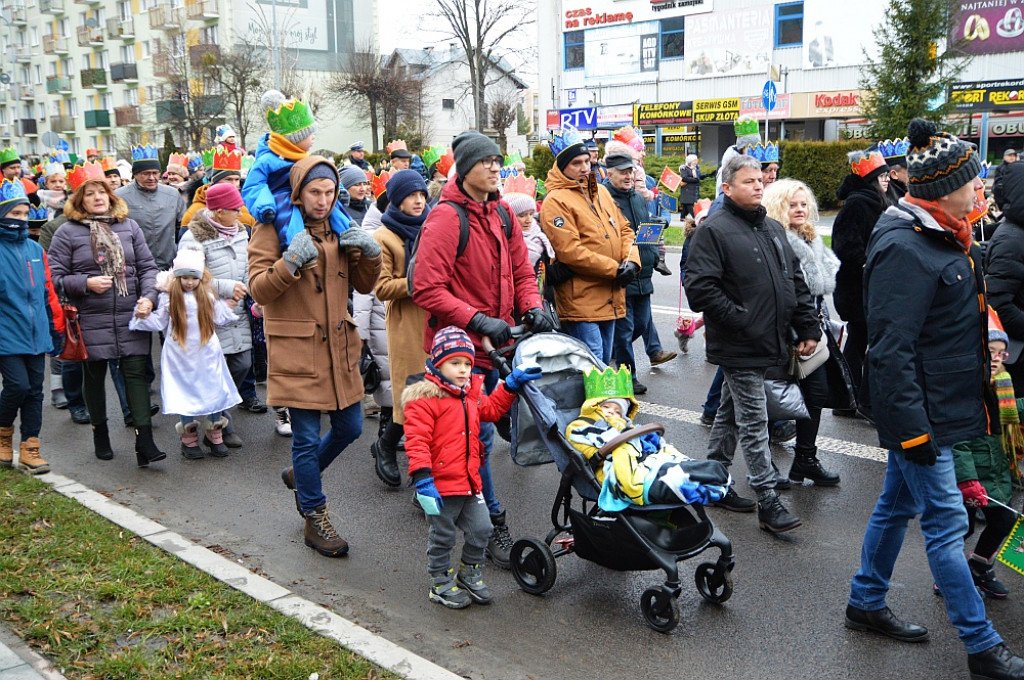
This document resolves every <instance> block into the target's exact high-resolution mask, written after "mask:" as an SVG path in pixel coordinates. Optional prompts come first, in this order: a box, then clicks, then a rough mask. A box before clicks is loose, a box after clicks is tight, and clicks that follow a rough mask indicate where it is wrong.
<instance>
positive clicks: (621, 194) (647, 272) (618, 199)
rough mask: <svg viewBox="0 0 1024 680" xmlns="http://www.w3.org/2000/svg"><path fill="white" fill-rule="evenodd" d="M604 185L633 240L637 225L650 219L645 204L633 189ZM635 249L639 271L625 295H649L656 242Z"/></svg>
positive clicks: (651, 288) (652, 288) (655, 263)
mask: <svg viewBox="0 0 1024 680" xmlns="http://www.w3.org/2000/svg"><path fill="white" fill-rule="evenodd" d="M604 186H605V188H606V189H608V193H609V194H611V195H612V199H613V200H614V201H615V205H617V206H619V211H620V212H621V213H622V216H623V217H625V218H626V222H627V223H628V224H629V230H630V231H631V232H633V240H634V241H635V240H636V231H637V229H638V228H639V225H640V224H641V223H643V222H650V221H651V215H650V213H649V212H647V204H646V203H645V202H644V199H643V198H641V196H640V194H638V193H637V192H636V190H635V189H629V190H628V191H623V190H621V189H616V188H615V187H614V186H612V183H611V181H608V182H605V184H604ZM637 250H638V251H639V253H640V271H639V272H638V273H637V276H636V278H635V279H633V281H632V282H631V283H630V284H629V285H628V286H626V297H634V296H637V295H650V294H651V293H653V292H654V283H653V282H652V281H651V277H652V276H654V267H655V266H656V265H657V264H658V246H657V244H652V245H638V246H637Z"/></svg>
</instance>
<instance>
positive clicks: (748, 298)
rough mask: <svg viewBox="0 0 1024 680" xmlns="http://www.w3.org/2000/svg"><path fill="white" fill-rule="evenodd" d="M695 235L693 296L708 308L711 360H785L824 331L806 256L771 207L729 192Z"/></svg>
mask: <svg viewBox="0 0 1024 680" xmlns="http://www.w3.org/2000/svg"><path fill="white" fill-rule="evenodd" d="M691 239H692V240H693V243H692V244H691V245H690V254H689V257H688V258H687V260H686V282H685V285H686V298H687V300H689V302H690V308H691V309H692V310H694V311H696V312H704V324H705V328H706V329H707V331H706V333H707V357H708V361H710V362H711V363H713V364H718V365H720V366H724V367H726V368H769V367H772V366H782V365H783V364H785V363H786V361H787V360H788V358H789V347H790V345H791V344H794V343H795V342H800V341H801V340H818V339H819V338H820V337H821V329H820V327H819V323H818V318H817V315H816V314H815V312H814V306H813V304H812V301H811V295H810V292H809V291H808V289H807V284H806V282H805V281H804V277H803V273H802V272H801V270H800V263H799V260H797V257H796V255H795V254H794V253H793V249H792V248H791V247H790V245H789V241H788V239H787V238H786V235H785V230H784V229H783V228H782V225H781V224H779V223H778V222H776V221H775V220H773V219H771V218H770V217H766V216H765V213H764V208H759V210H758V211H756V212H755V213H750V212H749V211H743V210H741V209H740V208H739V206H737V205H736V204H735V203H733V202H732V201H731V200H730V199H728V198H726V199H725V201H724V204H723V208H722V209H721V210H719V211H718V212H716V213H715V214H714V215H712V216H711V217H708V218H707V219H706V220H704V222H703V223H702V224H701V226H700V228H699V229H697V230H696V231H695V232H694V233H693V236H692V237H691ZM794 331H795V333H794Z"/></svg>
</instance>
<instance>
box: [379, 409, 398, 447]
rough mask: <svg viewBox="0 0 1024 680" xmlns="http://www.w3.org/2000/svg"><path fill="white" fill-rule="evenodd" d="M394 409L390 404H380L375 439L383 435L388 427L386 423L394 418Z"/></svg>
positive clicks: (389, 422) (388, 423)
mask: <svg viewBox="0 0 1024 680" xmlns="http://www.w3.org/2000/svg"><path fill="white" fill-rule="evenodd" d="M394 414H395V409H394V408H392V407H390V406H381V408H380V416H379V418H380V425H378V426H377V439H380V438H381V437H383V436H384V433H385V432H386V431H387V429H388V425H390V424H391V423H392V420H393V418H394Z"/></svg>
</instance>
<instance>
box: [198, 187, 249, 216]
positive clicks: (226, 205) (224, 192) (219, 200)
mask: <svg viewBox="0 0 1024 680" xmlns="http://www.w3.org/2000/svg"><path fill="white" fill-rule="evenodd" d="M242 205H243V203H242V194H241V193H239V191H238V187H236V186H235V185H234V184H231V183H230V182H221V183H220V184H214V185H213V186H211V187H210V188H209V189H207V190H206V208H207V210H238V209H239V208H241V207H242Z"/></svg>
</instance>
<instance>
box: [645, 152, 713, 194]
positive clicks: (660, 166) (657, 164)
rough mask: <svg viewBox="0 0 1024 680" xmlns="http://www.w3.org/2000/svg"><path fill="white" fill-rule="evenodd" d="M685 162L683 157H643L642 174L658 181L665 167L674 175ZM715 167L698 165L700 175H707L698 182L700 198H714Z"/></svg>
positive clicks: (704, 164)
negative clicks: (670, 169)
mask: <svg viewBox="0 0 1024 680" xmlns="http://www.w3.org/2000/svg"><path fill="white" fill-rule="evenodd" d="M685 162H686V157H685V156H650V155H648V156H645V157H644V172H646V173H647V174H648V175H650V176H651V177H653V178H654V179H659V178H660V177H661V173H662V172H663V171H664V170H665V168H666V167H669V168H672V171H673V172H675V173H678V172H679V166H680V165H682V164H683V163H685ZM715 169H716V168H715V166H713V165H708V164H707V163H703V162H702V163H701V164H700V174H702V175H709V176H708V177H705V178H704V179H702V180H701V181H700V197H701V198H712V199H713V198H714V197H715Z"/></svg>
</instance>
